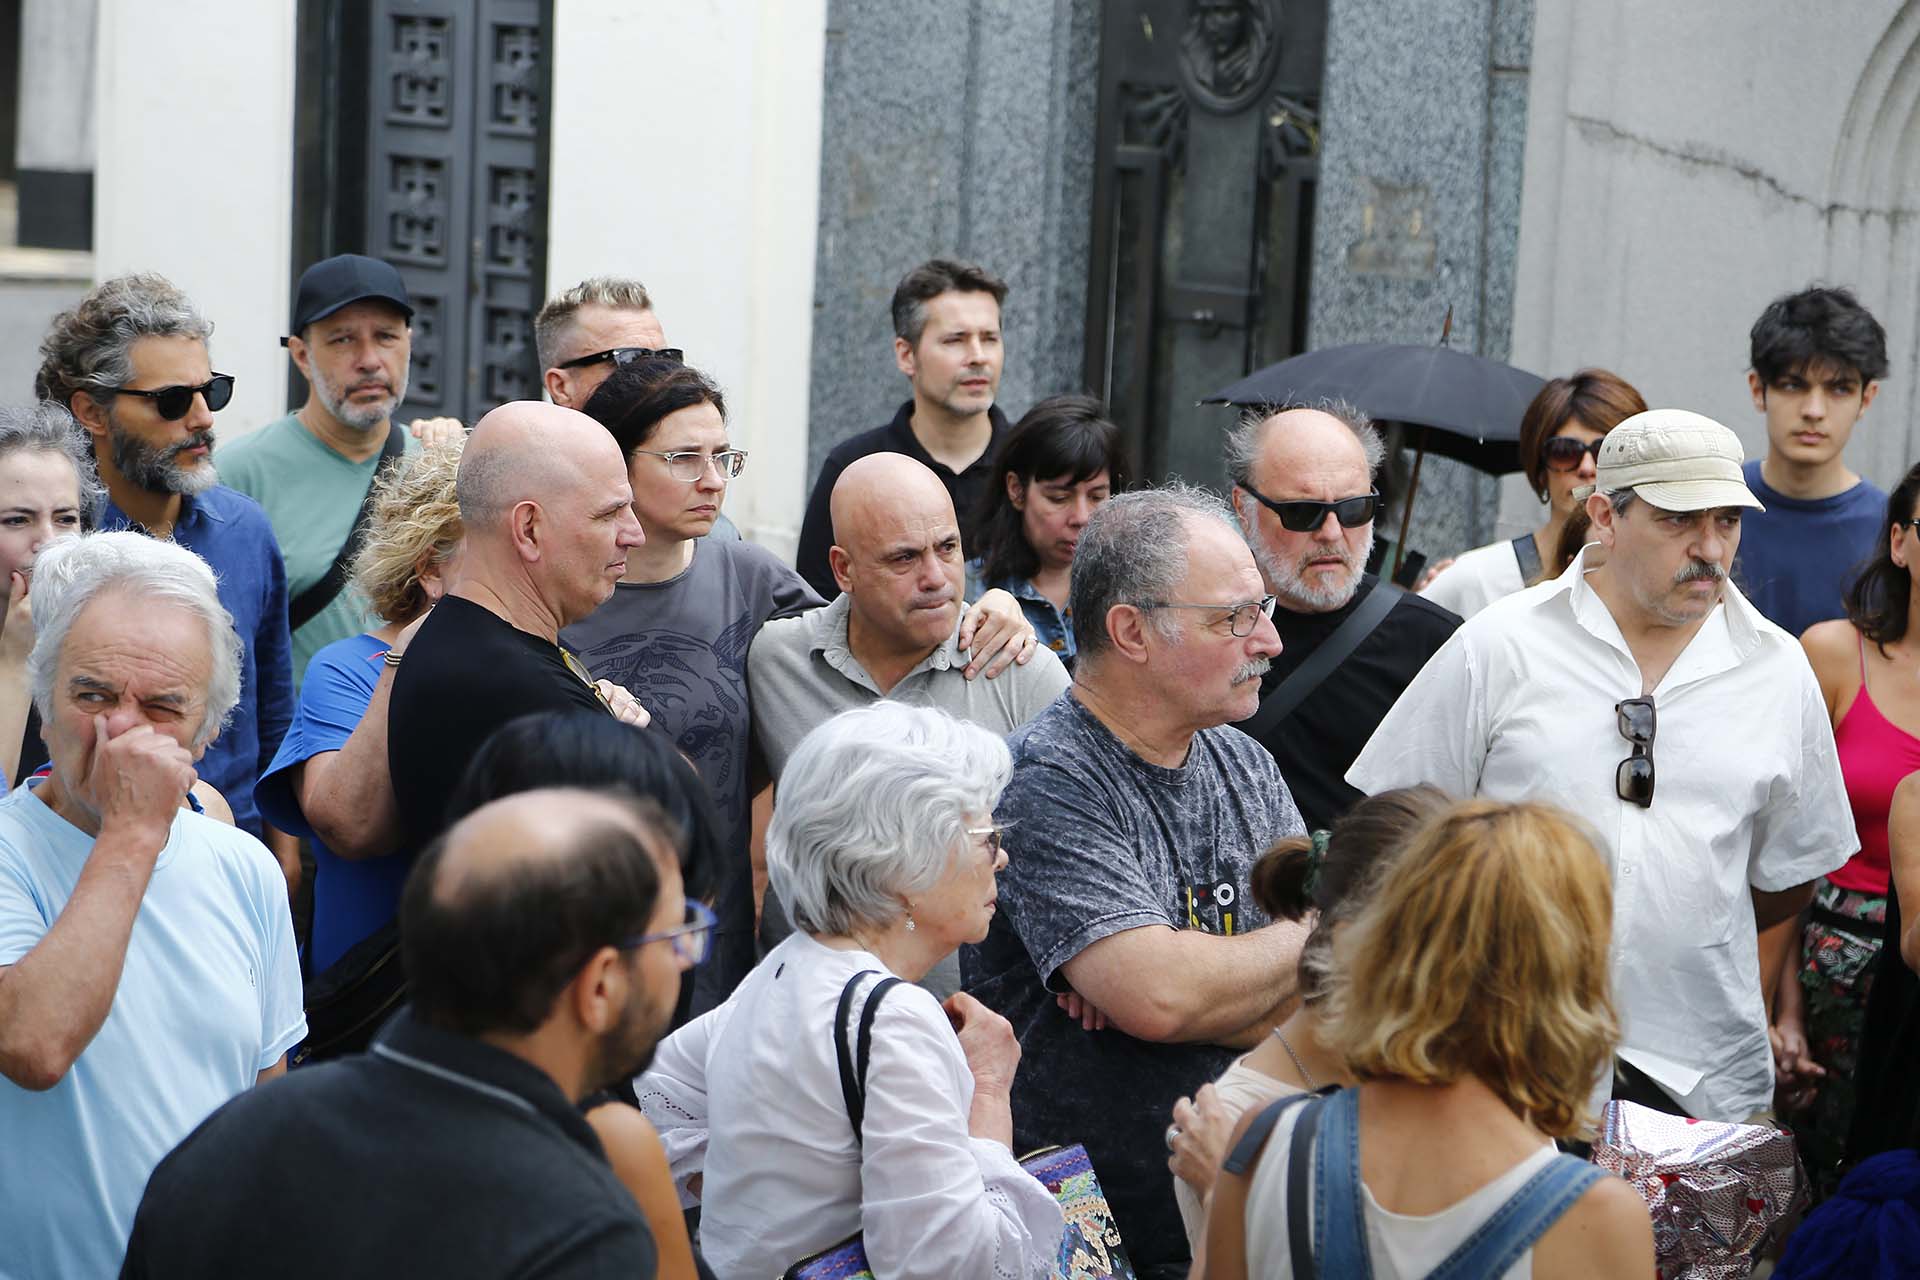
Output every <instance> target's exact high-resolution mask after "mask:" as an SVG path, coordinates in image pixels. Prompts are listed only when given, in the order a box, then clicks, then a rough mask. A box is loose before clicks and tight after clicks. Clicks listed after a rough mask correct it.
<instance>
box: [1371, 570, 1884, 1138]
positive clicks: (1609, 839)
mask: <svg viewBox="0 0 1920 1280" xmlns="http://www.w3.org/2000/svg"><path fill="white" fill-rule="evenodd" d="M1585 561H1586V555H1585V553H1584V552H1583V553H1582V554H1581V555H1580V557H1579V558H1577V559H1576V560H1575V561H1574V563H1573V565H1572V566H1571V567H1570V568H1569V569H1568V570H1567V572H1566V573H1564V574H1562V575H1561V576H1560V577H1559V578H1557V579H1556V580H1554V581H1552V582H1545V583H1541V584H1540V585H1539V586H1537V587H1532V588H1529V589H1528V590H1525V591H1522V592H1519V593H1518V594H1515V595H1512V596H1508V597H1506V598H1505V599H1503V600H1499V601H1496V602H1495V603H1494V604H1492V605H1490V606H1489V607H1488V608H1487V609H1485V610H1484V611H1482V612H1481V613H1479V614H1477V615H1475V616H1474V617H1473V618H1471V619H1469V620H1468V621H1467V623H1466V624H1465V625H1464V626H1462V627H1461V628H1460V630H1459V631H1457V632H1455V633H1454V636H1453V638H1452V639H1451V640H1449V641H1448V642H1447V644H1446V645H1445V647H1443V648H1442V649H1441V650H1440V652H1438V653H1436V654H1435V655H1434V656H1433V659H1432V661H1430V662H1429V663H1428V664H1427V665H1426V667H1425V668H1423V669H1422V670H1421V672H1420V674H1419V676H1418V677H1416V678H1415V679H1414V682H1413V683H1412V684H1411V685H1410V686H1408V688H1407V691H1406V693H1405V694H1403V695H1402V696H1401V698H1400V700H1399V701H1398V702H1397V703H1395V704H1394V707H1393V710H1392V711H1391V712H1389V713H1388V715H1387V717H1386V719H1385V720H1383V721H1381V723H1380V727H1379V729H1378V730H1376V731H1375V733H1374V735H1373V737H1372V739H1371V740H1369V741H1368V743H1367V745H1366V748H1365V749H1364V750H1363V751H1362V752H1361V753H1360V757H1359V759H1357V760H1356V761H1354V764H1353V768H1352V769H1350V770H1349V771H1348V773H1347V781H1348V782H1350V783H1352V784H1353V785H1354V786H1356V787H1358V788H1360V790H1362V791H1364V792H1367V793H1368V794H1374V793H1377V792H1380V791H1385V790H1387V789H1389V788H1392V787H1402V786H1409V785H1412V784H1414V783H1419V782H1430V783H1433V784H1435V785H1436V786H1439V787H1441V788H1442V789H1444V790H1447V791H1450V792H1452V793H1453V794H1455V795H1460V796H1470V795H1481V796H1486V797H1489V798H1491V799H1495V800H1539V801H1545V802H1548V803H1552V804H1556V805H1558V806H1560V807H1561V808H1563V809H1566V810H1568V811H1570V812H1571V813H1573V814H1575V815H1577V816H1578V817H1579V818H1581V819H1582V820H1584V821H1585V822H1586V823H1587V824H1588V825H1589V826H1590V827H1591V828H1592V829H1593V830H1594V831H1596V832H1597V833H1598V834H1599V837H1600V843H1601V848H1602V850H1603V851H1604V852H1605V853H1606V855H1607V856H1608V858H1609V860H1610V862H1611V864H1612V870H1613V943H1612V946H1613V950H1612V957H1613V964H1612V972H1613V993H1614V1000H1615V1003H1616V1004H1617V1005H1618V1007H1619V1009H1620V1012H1621V1017H1622V1021H1623V1023H1624V1026H1623V1028H1622V1033H1623V1034H1622V1044H1621V1047H1620V1056H1621V1057H1623V1058H1625V1059H1626V1060H1627V1061H1628V1062H1630V1063H1632V1064H1633V1065H1634V1066H1636V1067H1638V1068H1640V1069H1641V1070H1642V1071H1645V1072H1646V1073H1647V1074H1648V1075H1650V1076H1652V1077H1653V1078H1654V1079H1655V1080H1656V1081H1658V1082H1659V1083H1660V1084H1661V1085H1662V1086H1663V1087H1664V1088H1665V1089H1666V1090H1667V1091H1668V1092H1669V1093H1671V1094H1673V1095H1674V1097H1675V1098H1676V1099H1677V1100H1678V1101H1679V1102H1680V1103H1681V1104H1682V1105H1683V1106H1685V1107H1686V1108H1687V1110H1688V1111H1689V1112H1690V1113H1691V1114H1693V1115H1695V1116H1697V1117H1699V1118H1701V1119H1711V1120H1731V1121H1739V1120H1745V1119H1746V1118H1748V1117H1749V1116H1750V1115H1752V1114H1753V1113H1754V1112H1756V1111H1760V1110H1762V1109H1764V1108H1766V1107H1767V1106H1768V1105H1769V1104H1770V1102H1771V1099H1772V1096H1773V1070H1772V1056H1771V1053H1770V1050H1769V1047H1768V1044H1767V1011H1766V1009H1765V1008H1764V1007H1763V1003H1762V999H1761V988H1760V971H1759V957H1758V952H1757V939H1756V934H1755V922H1754V915H1753V908H1752V905H1751V899H1750V897H1749V895H1748V887H1749V886H1752V887H1753V888H1755V889H1759V890H1761V891H1763V892H1769V893H1772V892H1778V891H1780V890H1783V889H1790V888H1793V887H1794V886H1796V885H1800V884H1804V883H1806V882H1807V881H1809V880H1812V879H1814V878H1816V877H1818V876H1821V875H1824V874H1825V873H1827V872H1829V871H1832V870H1834V869H1835V868H1836V867H1839V866H1840V865H1842V864H1843V863H1845V862H1846V860H1847V859H1848V858H1850V857H1852V856H1853V853H1854V851H1855V850H1857V849H1858V848H1859V847H1860V842H1859V840H1858V839H1857V838H1856V836H1855V835H1854V829H1853V814H1852V810H1851V809H1850V808H1849V807H1848V804H1847V795H1846V789H1845V786H1844V784H1843V783H1842V781H1841V777H1840V761H1839V757H1838V755H1837V753H1836V752H1835V750H1834V745H1833V730H1832V728H1831V726H1830V725H1829V723H1828V719H1827V709H1826V704H1825V703H1824V701H1823V700H1822V699H1821V696H1820V688H1819V685H1818V683H1817V682H1816V681H1815V679H1814V676H1813V671H1812V669H1811V668H1810V667H1809V666H1808V665H1807V660H1806V657H1805V656H1804V654H1803V653H1802V651H1801V649H1800V646H1799V644H1798V643H1797V642H1796V641H1795V640H1794V639H1793V637H1791V636H1789V635H1788V634H1787V633H1786V632H1784V631H1782V630H1780V628H1778V627H1776V626H1774V625H1773V624H1772V623H1771V622H1768V621H1767V620H1766V619H1765V618H1764V617H1762V616H1761V615H1760V613H1759V612H1758V611H1757V610H1756V609H1754V607H1753V606H1752V605H1751V604H1749V603H1748V602H1747V601H1746V600H1745V599H1744V598H1743V597H1742V596H1741V595H1740V593H1739V591H1738V590H1736V589H1735V588H1734V586H1733V585H1732V583H1728V584H1727V585H1726V587H1725V592H1724V596H1723V602H1722V603H1721V604H1720V605H1718V606H1716V607H1715V608H1714V610H1713V612H1712V613H1711V614H1709V615H1708V616H1707V619H1706V621H1705V622H1704V623H1702V624H1701V626H1700V629H1699V631H1698V632H1696V633H1695V635H1694V637H1693V639H1692V640H1691V641H1689V642H1688V644H1687V647H1686V648H1685V649H1684V650H1683V651H1682V652H1681V654H1680V656H1679V657H1678V658H1677V659H1675V661H1674V664H1673V666H1672V667H1671V668H1670V669H1669V670H1668V671H1667V674H1666V675H1665V677H1664V678H1662V679H1661V681H1660V684H1659V686H1658V687H1657V688H1655V689H1654V691H1653V700H1654V705H1655V709H1656V713H1657V717H1658V729H1657V734H1656V738H1655V741H1654V745H1653V756H1654V766H1655V770H1656V780H1655V789H1654V796H1653V804H1652V806H1651V807H1650V808H1645V809H1642V808H1640V807H1639V806H1638V805H1635V804H1632V803H1630V802H1628V801H1625V800H1622V799H1620V798H1619V796H1618V795H1617V794H1616V792H1615V790H1614V771H1615V768H1616V766H1617V765H1618V763H1619V762H1620V761H1621V760H1623V759H1625V758H1626V757H1627V756H1629V755H1630V754H1631V753H1632V748H1631V745H1630V744H1629V743H1628V742H1627V740H1626V739H1625V738H1624V737H1622V736H1621V734H1620V731H1619V725H1618V720H1617V716H1616V714H1615V711H1614V707H1615V704H1616V703H1619V702H1621V701H1623V700H1625V699H1627V698H1637V697H1639V696H1640V695H1641V692H1642V680H1641V675H1640V668H1639V666H1638V664H1637V663H1635V661H1634V659H1633V655H1632V653H1631V651H1630V650H1629V649H1628V648H1627V643H1626V639H1625V637H1624V636H1622V634H1621V632H1620V628H1619V625H1618V624H1617V623H1615V622H1614V619H1613V615H1612V613H1611V612H1609V611H1608V609H1607V606H1606V604H1605V602H1603V601H1602V600H1601V599H1600V597H1599V595H1597V594H1596V593H1595V592H1594V590H1593V589H1592V587H1590V586H1589V585H1588V584H1587V581H1586V578H1585Z"/></svg>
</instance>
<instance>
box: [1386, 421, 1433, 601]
mask: <svg viewBox="0 0 1920 1280" xmlns="http://www.w3.org/2000/svg"><path fill="white" fill-rule="evenodd" d="M1427 430H1428V428H1426V427H1421V428H1420V445H1419V448H1418V449H1416V450H1415V452H1414V455H1413V476H1412V477H1411V478H1410V479H1409V480H1408V481H1407V497H1406V500H1405V501H1404V502H1402V503H1401V504H1400V540H1399V541H1398V542H1396V543H1394V544H1393V580H1395V581H1398V579H1399V577H1400V564H1401V562H1402V561H1403V560H1405V559H1406V557H1407V526H1408V525H1410V524H1412V523H1413V498H1414V495H1415V494H1417V493H1419V492H1420V464H1421V463H1423V462H1425V461H1426V460H1427Z"/></svg>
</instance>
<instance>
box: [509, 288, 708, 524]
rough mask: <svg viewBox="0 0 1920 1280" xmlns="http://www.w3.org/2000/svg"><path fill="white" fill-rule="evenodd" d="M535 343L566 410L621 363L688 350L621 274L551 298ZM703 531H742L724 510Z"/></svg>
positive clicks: (555, 397)
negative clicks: (671, 340)
mask: <svg viewBox="0 0 1920 1280" xmlns="http://www.w3.org/2000/svg"><path fill="white" fill-rule="evenodd" d="M533 345H534V349H535V351H536V353H537V354H538V355H539V357H540V368H541V371H542V372H541V375H540V378H541V381H542V383H543V384H544V385H545V386H546V389H547V398H548V399H550V400H552V401H553V402H554V403H555V404H557V405H560V406H561V407H563V408H567V409H584V408H585V407H586V403H587V401H588V400H589V399H590V398H592V396H593V393H594V392H595V391H597V390H599V389H600V384H601V383H603V382H605V381H606V380H607V375H608V374H611V373H612V372H613V371H614V369H616V368H618V367H619V366H620V365H624V364H631V363H632V362H633V361H635V360H648V359H653V358H655V357H667V358H670V359H674V360H679V359H681V358H682V355H683V354H684V353H683V352H682V351H681V350H680V348H678V347H669V346H668V345H667V334H666V331H665V330H664V329H662V328H661V327H660V318H659V317H658V316H657V315H655V314H654V310H653V299H652V297H650V296H649V295H648V293H647V286H645V285H643V284H641V283H640V282H639V281H638V280H626V279H622V278H621V277H619V276H591V277H589V278H587V279H585V280H582V281H581V282H580V283H579V284H577V285H575V286H573V288H571V289H568V290H566V291H565V292H564V293H557V294H555V295H554V296H553V297H551V298H549V299H547V303H546V305H545V306H543V307H541V308H540V313H539V314H538V315H536V316H535V317H534V318H533ZM725 498H726V494H724V493H722V494H721V495H720V497H719V498H717V499H715V501H716V502H718V501H724V500H725ZM701 536H702V537H703V538H712V539H714V540H716V541H720V542H738V541H739V540H740V530H739V529H737V528H735V527H734V524H733V521H731V520H729V519H727V516H726V513H725V512H721V513H720V514H719V515H717V516H715V517H714V519H713V528H711V529H710V530H708V531H707V532H706V533H705V534H702V535H701Z"/></svg>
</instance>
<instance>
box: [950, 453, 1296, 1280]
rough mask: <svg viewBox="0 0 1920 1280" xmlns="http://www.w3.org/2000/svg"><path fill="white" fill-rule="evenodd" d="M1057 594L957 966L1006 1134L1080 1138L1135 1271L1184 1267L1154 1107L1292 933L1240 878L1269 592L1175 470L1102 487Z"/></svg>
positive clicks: (1286, 811)
mask: <svg viewBox="0 0 1920 1280" xmlns="http://www.w3.org/2000/svg"><path fill="white" fill-rule="evenodd" d="M1071 590H1072V606H1073V627H1074V641H1075V643H1076V645H1077V646H1078V649H1079V658H1078V661H1077V663H1076V665H1075V667H1074V672H1073V685H1072V687H1071V688H1070V689H1069V690H1068V691H1067V692H1066V693H1065V694H1063V695H1061V697H1059V698H1058V699H1056V700H1055V701H1054V703H1053V705H1051V706H1050V707H1048V708H1047V709H1046V710H1045V711H1043V712H1041V713H1040V715H1039V716H1038V717H1037V718H1035V719H1034V720H1033V721H1032V722H1031V723H1029V724H1028V725H1027V726H1026V727H1025V728H1023V729H1021V730H1019V731H1018V732H1016V733H1014V734H1013V735H1012V736H1011V738H1009V739H1008V745H1009V746H1010V747H1011V748H1012V751H1013V780H1012V782H1011V783H1010V784H1009V785H1008V787H1007V790H1006V793H1005V794H1004V795H1003V796H1002V797H1001V801H1000V805H999V808H998V809H997V810H996V816H997V817H998V818H999V819H1000V822H1001V824H1002V825H1003V826H1005V827H1006V828H1007V844H1008V847H1009V857H1010V859H1011V861H1010V863H1009V865H1008V868H1007V870H1006V871H1005V872H1003V873H1002V874H1001V880H1000V914H999V915H998V916H997V917H996V918H995V920H994V922H993V927H992V930H991V931H990V932H989V933H988V935H987V940H986V942H985V943H983V944H981V945H980V946H978V947H968V948H966V949H964V950H963V951H962V954H961V961H960V963H961V974H962V977H963V978H964V980H965V984H966V990H967V991H968V992H969V993H971V994H972V995H973V996H975V997H976V998H977V999H979V1000H980V1002H981V1003H983V1004H985V1005H986V1006H987V1007H988V1008H990V1009H997V1010H999V1011H1000V1012H1001V1013H1002V1014H1003V1015H1005V1016H1006V1018H1007V1019H1008V1021H1010V1022H1011V1023H1012V1024H1013V1028H1014V1031H1015V1032H1016V1033H1017V1034H1018V1035H1019V1037H1020V1051H1021V1070H1020V1075H1019V1077H1018V1078H1017V1079H1016V1081H1015V1083H1014V1091H1013V1122H1014V1133H1015V1139H1016V1140H1015V1142H1014V1148H1015V1150H1022V1151H1024V1150H1028V1149H1030V1148H1033V1147H1038V1146H1045V1145H1048V1144H1051V1143H1064V1142H1084V1143H1085V1144H1086V1145H1087V1150H1088V1151H1089V1152H1090V1153H1091V1154H1092V1156H1093V1163H1094V1167H1095V1168H1097V1169H1098V1170H1099V1171H1100V1180H1101V1184H1102V1185H1103V1186H1104V1187H1105V1189H1106V1191H1107V1196H1108V1198H1109V1200H1111V1201H1112V1203H1113V1208H1114V1217H1115V1220H1116V1221H1117V1222H1118V1223H1119V1225H1120V1230H1121V1232H1122V1234H1124V1235H1125V1237H1126V1242H1127V1251H1128V1253H1129V1254H1131V1255H1132V1257H1133V1261H1134V1263H1135V1264H1136V1266H1138V1267H1139V1270H1140V1274H1141V1276H1142V1277H1156V1276H1162V1275H1165V1276H1184V1275H1186V1267H1187V1256H1186V1255H1187V1239H1186V1233H1185V1232H1184V1231H1183V1230H1182V1229H1181V1226H1180V1215H1179V1211H1178V1209H1177V1208H1176V1206H1175V1203H1174V1198H1173V1180H1172V1179H1171V1178H1170V1177H1169V1176H1168V1174H1167V1164H1166V1156H1165V1153H1164V1151H1163V1149H1162V1141H1163V1134H1164V1133H1165V1125H1166V1118H1167V1115H1168V1113H1169V1112H1171V1111H1172V1109H1173V1104H1174V1102H1175V1100H1176V1099H1178V1098H1180V1097H1182V1096H1183V1095H1186V1094H1190V1093H1192V1092H1193V1091H1194V1090H1195V1089H1198V1088H1199V1087H1200V1085H1202V1084H1204V1083H1206V1082H1208V1081H1210V1080H1213V1079H1214V1078H1215V1077H1217V1076H1218V1075H1219V1074H1220V1073H1221V1072H1222V1071H1224V1070H1225V1069H1226V1067H1227V1065H1228V1063H1230V1062H1231V1061H1232V1060H1233V1057H1234V1052H1235V1050H1237V1049H1246V1048H1248V1047H1250V1046H1252V1045H1254V1044H1257V1043H1258V1042H1259V1041H1260V1040H1261V1039H1262V1038H1263V1037H1265V1036H1266V1035H1267V1033H1268V1031H1269V1030H1270V1029H1271V1028H1272V1027H1273V1026H1274V1025H1275V1023H1276V1022H1277V1020H1278V1016H1279V1014H1280V1012H1281V1010H1282V1008H1283V1006H1284V1005H1285V1004H1286V1002H1287V1001H1288V999H1289V997H1290V996H1291V995H1292V993H1293V990H1294V986H1295V981H1294V974H1295V968H1296V965H1297V963H1298V961H1299V958H1300V944H1301V941H1302V938H1303V933H1302V931H1301V930H1300V929H1299V928H1297V927H1295V926H1291V925H1271V924H1269V922H1268V920H1267V918H1266V916H1265V915H1264V914H1263V913H1262V912H1261V911H1260V909H1259V908H1258V907H1256V906H1254V905H1253V902H1252V899H1251V894H1250V892H1249V876H1250V873H1251V872H1252V870H1253V864H1254V861H1255V859H1257V858H1258V857H1259V856H1260V854H1261V853H1262V852H1264V851H1265V850H1266V849H1267V847H1268V846H1269V845H1271V844H1272V843H1273V842H1274V841H1275V840H1277V839H1279V838H1281V837H1283V836H1291V835H1300V834H1302V833H1303V832H1304V830H1305V828H1304V827H1303V825H1302V824H1301V821H1300V812H1299V810H1298V809H1297V808H1295V807H1294V803H1293V797H1292V796H1291V795H1290V794H1289V793H1288V791H1287V784H1286V783H1285V782H1284V781H1282V780H1281V777H1280V771H1279V769H1277V768H1276V767H1275V766H1274V763H1273V759H1272V757H1271V756H1269V755H1268V754H1267V753H1266V752H1265V751H1264V750H1262V749H1261V747H1260V746H1259V744H1258V743H1255V742H1253V741H1252V740H1250V739H1249V738H1247V737H1246V736H1245V735H1243V734H1241V733H1239V732H1237V731H1235V730H1233V729H1231V728H1228V727H1227V726H1229V725H1231V724H1232V723H1233V722H1234V721H1236V720H1243V719H1245V718H1246V717H1247V716H1248V715H1250V714H1252V712H1253V708H1254V704H1255V703H1256V702H1257V701H1258V700H1259V691H1260V677H1261V676H1262V675H1264V674H1265V673H1266V671H1267V667H1268V664H1269V663H1270V662H1271V661H1272V660H1273V658H1275V657H1276V656H1278V654H1279V653H1280V640H1279V637H1278V636H1277V635H1275V633H1274V629H1273V622H1272V621H1271V619H1270V616H1269V615H1270V614H1271V612H1272V610H1273V597H1272V596H1271V595H1269V594H1267V591H1266V587H1265V585H1264V584H1263V583H1262V582H1261V579H1260V571H1259V569H1258V568H1256V567H1255V565H1254V560H1253V556H1252V554H1251V553H1250V552H1249V551H1248V550H1247V545H1246V543H1245V542H1244V541H1243V540H1242V539H1241V537H1240V533H1239V531H1238V529H1237V528H1236V527H1235V526H1234V523H1233V517H1232V514H1231V513H1230V512H1229V511H1228V510H1227V507H1226V505H1225V504H1224V503H1222V502H1221V501H1220V500H1219V499H1218V498H1215V497H1213V496H1212V495H1211V494H1207V493H1205V492H1203V491H1200V490H1195V489H1188V488H1184V487H1169V488H1165V489H1147V490H1140V491H1137V492H1134V493H1127V494H1122V495H1120V496H1118V497H1115V498H1111V499H1109V500H1108V501H1107V503H1106V504H1105V505H1104V506H1102V507H1101V508H1100V510H1099V511H1098V512H1096V513H1095V514H1094V516H1093V519H1092V520H1090V521H1089V522H1088V523H1087V526H1086V529H1085V531H1083V532H1082V533H1081V535H1080V545H1079V547H1078V549H1077V550H1076V551H1075V553H1074V561H1073V584H1072V589H1071ZM1167 1140H1168V1141H1170V1140H1171V1139H1170V1137H1169V1138H1168V1139H1167Z"/></svg>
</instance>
